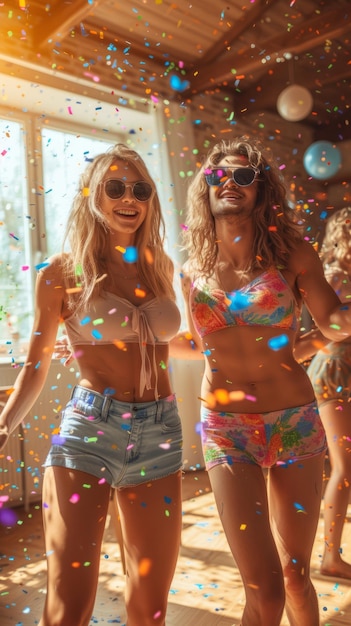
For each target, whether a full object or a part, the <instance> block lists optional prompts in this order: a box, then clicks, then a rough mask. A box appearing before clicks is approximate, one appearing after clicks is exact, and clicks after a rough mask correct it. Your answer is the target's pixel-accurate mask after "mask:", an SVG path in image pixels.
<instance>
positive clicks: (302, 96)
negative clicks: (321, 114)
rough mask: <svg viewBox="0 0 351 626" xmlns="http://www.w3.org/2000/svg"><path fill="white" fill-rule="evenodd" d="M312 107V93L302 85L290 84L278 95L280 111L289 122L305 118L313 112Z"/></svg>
mask: <svg viewBox="0 0 351 626" xmlns="http://www.w3.org/2000/svg"><path fill="white" fill-rule="evenodd" d="M312 107H313V98H312V95H311V93H310V92H309V91H308V89H306V87H302V86H301V85H289V86H288V87H286V88H285V89H283V91H282V92H281V93H280V94H279V96H278V100H277V109H278V113H279V115H281V117H283V118H284V119H285V120H288V121H289V122H298V121H299V120H303V119H304V118H305V117H307V116H308V115H309V114H310V113H311V111H312Z"/></svg>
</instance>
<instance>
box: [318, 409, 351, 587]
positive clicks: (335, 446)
mask: <svg viewBox="0 0 351 626" xmlns="http://www.w3.org/2000/svg"><path fill="white" fill-rule="evenodd" d="M319 413H320V416H321V419H322V422H323V425H324V428H325V431H326V433H327V441H328V449H329V459H330V465H331V474H330V478H329V480H328V483H327V486H326V489H325V494H324V535H325V550H324V555H323V560H322V565H321V573H322V574H327V575H330V576H340V577H342V578H349V579H351V565H350V564H349V563H346V562H345V561H343V559H342V558H341V553H340V548H341V537H342V532H343V528H344V523H345V518H346V513H347V506H348V503H349V498H350V484H351V442H350V439H351V403H349V402H338V401H337V400H331V401H329V402H325V403H324V404H322V405H321V406H320V408H319Z"/></svg>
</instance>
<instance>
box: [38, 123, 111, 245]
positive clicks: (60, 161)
mask: <svg viewBox="0 0 351 626" xmlns="http://www.w3.org/2000/svg"><path fill="white" fill-rule="evenodd" d="M113 143H114V142H105V141H102V140H98V139H92V138H91V137H84V136H82V135H79V136H77V135H76V134H73V133H69V132H63V131H60V130H54V129H50V128H44V129H43V131H42V160H43V176H44V178H43V180H44V185H43V186H44V192H43V193H44V198H45V203H44V211H45V252H46V254H47V255H48V256H51V255H52V254H54V253H55V252H60V251H61V243H62V239H63V235H64V230H65V224H66V220H67V216H68V213H69V210H70V208H71V204H72V200H73V197H74V195H75V193H76V191H77V189H78V184H79V178H80V175H81V173H82V172H83V170H85V168H86V166H87V161H89V160H91V159H92V158H94V156H96V155H97V154H99V153H101V152H105V151H106V150H107V149H108V148H109V147H110V146H111V145H113Z"/></svg>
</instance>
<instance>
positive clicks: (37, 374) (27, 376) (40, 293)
mask: <svg viewBox="0 0 351 626" xmlns="http://www.w3.org/2000/svg"><path fill="white" fill-rule="evenodd" d="M63 299H64V288H63V284H62V280H61V274H60V272H59V271H58V267H57V261H54V262H53V266H51V265H50V266H48V267H46V268H45V269H44V270H41V271H40V273H39V274H38V277H37V282H36V289H35V315H34V324H33V329H32V335H31V339H30V342H29V348H28V355H27V359H26V362H25V363H24V365H23V368H22V370H21V372H20V374H19V375H18V376H17V379H16V381H15V384H14V387H13V391H12V393H11V394H10V396H9V399H8V401H7V403H6V405H5V407H4V409H3V411H2V413H1V415H0V449H1V448H2V447H3V446H4V445H5V443H6V441H7V439H8V437H9V435H10V434H11V433H12V432H13V431H14V430H15V428H16V427H17V426H18V425H19V424H20V423H21V422H22V420H23V419H24V418H25V417H26V415H27V414H28V412H29V411H30V410H31V408H32V406H33V404H34V403H35V401H36V400H37V398H38V396H39V394H40V392H41V390H42V388H43V386H44V383H45V380H46V377H47V373H48V371H49V367H50V363H51V356H52V352H53V348H54V345H55V340H56V334H57V329H58V326H59V323H60V319H61V313H62V308H63Z"/></svg>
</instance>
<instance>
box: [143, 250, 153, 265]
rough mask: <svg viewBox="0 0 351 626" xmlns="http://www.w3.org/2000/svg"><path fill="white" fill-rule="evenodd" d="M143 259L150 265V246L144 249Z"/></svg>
mask: <svg viewBox="0 0 351 626" xmlns="http://www.w3.org/2000/svg"><path fill="white" fill-rule="evenodd" d="M145 259H146V262H147V263H149V265H152V264H153V262H154V257H153V254H152V252H151V250H150V248H146V249H145Z"/></svg>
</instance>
